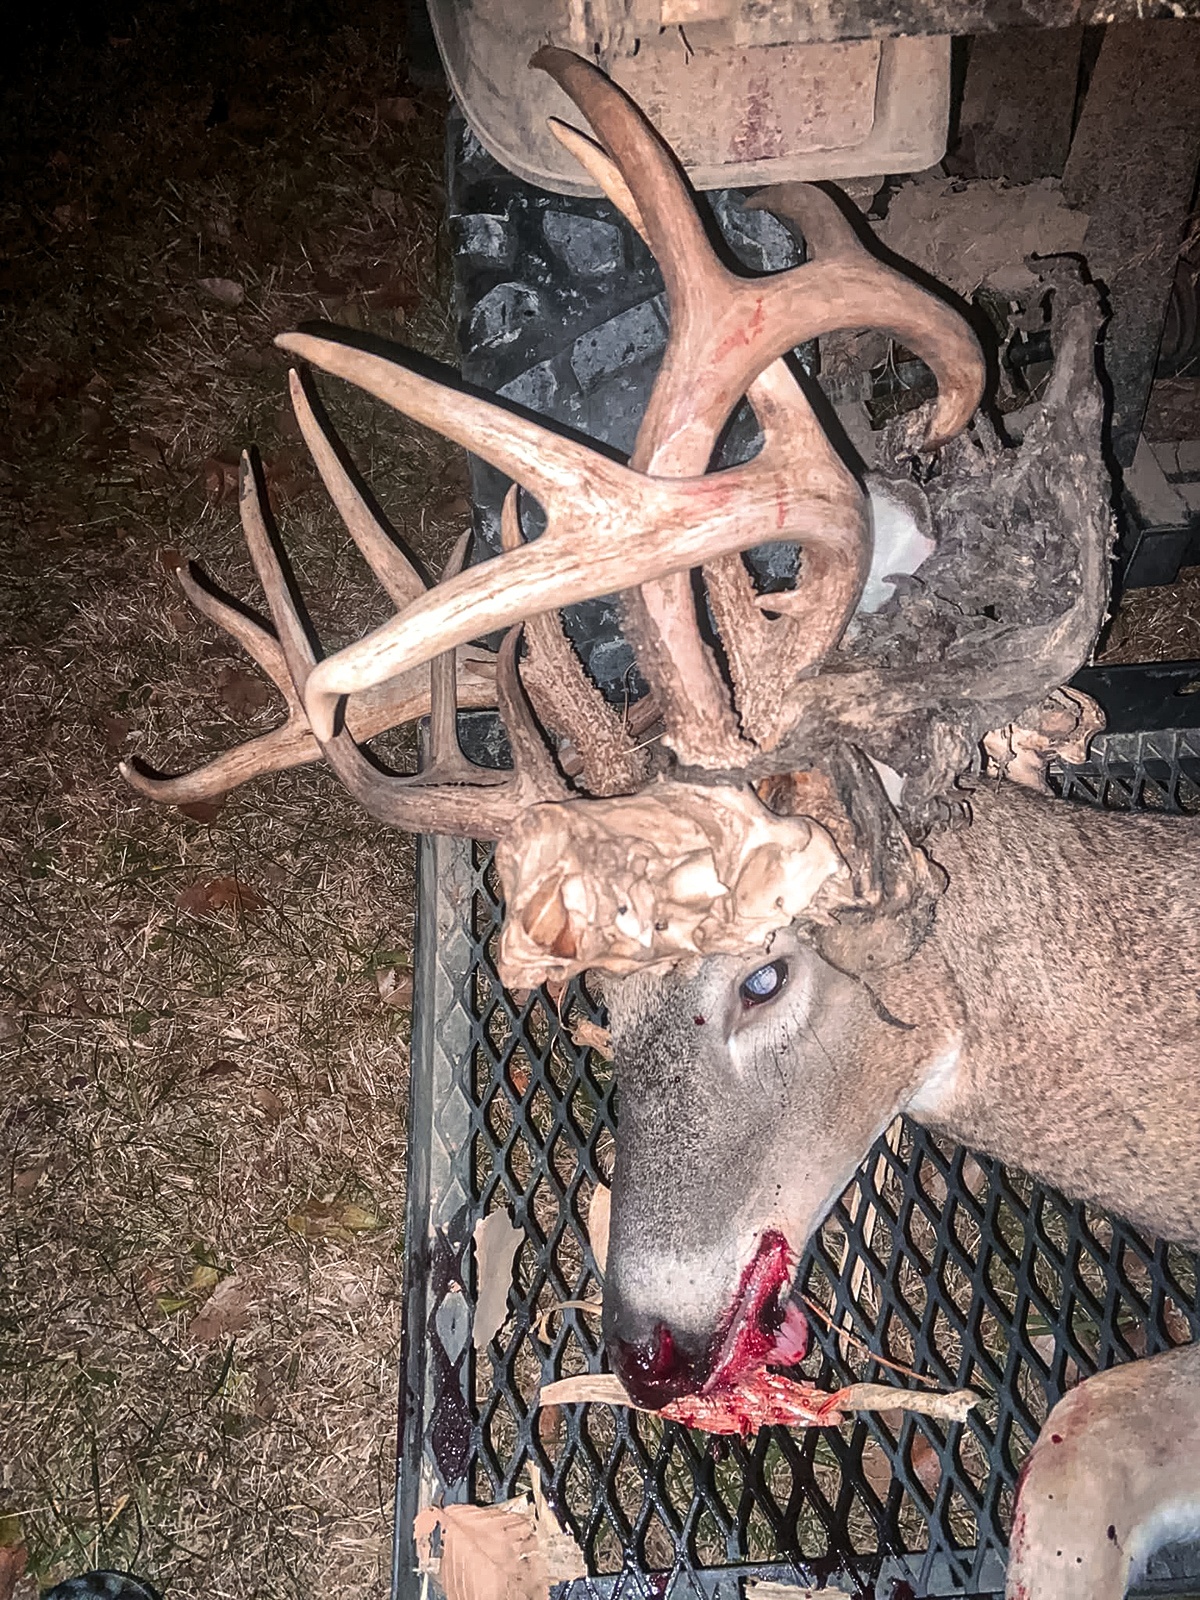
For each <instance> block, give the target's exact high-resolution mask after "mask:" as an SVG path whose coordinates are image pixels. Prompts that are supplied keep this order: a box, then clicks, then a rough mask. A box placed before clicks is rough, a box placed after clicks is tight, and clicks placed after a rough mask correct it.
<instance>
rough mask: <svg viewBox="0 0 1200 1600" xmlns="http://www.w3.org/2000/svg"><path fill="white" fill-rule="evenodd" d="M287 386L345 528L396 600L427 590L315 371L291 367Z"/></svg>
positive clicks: (412, 597) (402, 601) (399, 602)
mask: <svg viewBox="0 0 1200 1600" xmlns="http://www.w3.org/2000/svg"><path fill="white" fill-rule="evenodd" d="M288 390H289V392H290V393H291V397H292V410H293V411H294V412H295V413H296V421H297V422H298V423H299V425H300V432H301V434H302V435H303V437H304V442H305V444H306V445H307V446H308V452H309V454H310V455H311V456H312V458H313V462H314V463H315V465H316V468H317V471H318V472H319V473H320V474H321V481H322V483H323V484H324V485H325V488H326V489H327V491H328V493H329V498H330V499H331V500H332V501H333V503H334V505H335V507H336V508H337V512H338V515H339V516H340V517H341V519H342V521H343V522H344V523H345V525H346V531H347V532H348V533H349V535H350V537H351V538H352V539H353V540H354V542H355V544H356V545H357V546H358V548H359V549H360V550H361V551H362V553H363V556H364V557H365V558H366V561H367V565H368V566H369V567H370V568H371V571H372V572H373V573H374V574H375V576H376V577H377V578H378V579H379V581H380V583H381V584H382V585H383V587H384V589H386V591H387V593H388V596H389V597H390V599H391V600H392V603H393V604H394V605H397V606H406V605H408V604H409V602H410V601H412V600H415V599H417V597H418V596H419V595H422V594H424V593H425V590H426V589H427V588H428V587H429V586H428V584H427V583H426V582H425V579H424V577H423V576H422V575H421V573H419V572H418V571H417V569H416V567H414V566H413V564H412V562H411V561H410V560H409V559H408V557H407V556H406V555H405V554H404V552H403V550H401V549H400V547H399V545H397V543H396V541H395V540H394V539H393V537H392V534H391V530H390V529H389V528H388V526H387V524H386V522H385V521H384V519H383V515H382V513H381V512H380V511H379V510H378V508H377V507H376V506H374V505H373V504H372V501H371V498H370V495H369V491H368V490H367V487H366V485H365V484H364V483H363V482H362V481H361V480H360V478H359V476H358V473H357V471H356V470H355V468H354V465H353V463H352V462H351V460H350V457H349V456H348V454H347V453H346V451H345V449H344V448H343V446H342V442H341V440H340V439H339V438H338V436H337V433H336V432H335V430H334V427H333V424H332V423H331V422H330V420H329V416H328V413H327V412H326V410H325V407H324V406H323V405H322V404H321V399H320V396H319V395H318V394H317V391H316V387H315V385H314V384H313V381H312V377H311V375H310V374H309V373H307V372H303V373H301V372H297V371H296V369H295V368H294V367H293V368H292V370H291V371H290V372H289V373H288Z"/></svg>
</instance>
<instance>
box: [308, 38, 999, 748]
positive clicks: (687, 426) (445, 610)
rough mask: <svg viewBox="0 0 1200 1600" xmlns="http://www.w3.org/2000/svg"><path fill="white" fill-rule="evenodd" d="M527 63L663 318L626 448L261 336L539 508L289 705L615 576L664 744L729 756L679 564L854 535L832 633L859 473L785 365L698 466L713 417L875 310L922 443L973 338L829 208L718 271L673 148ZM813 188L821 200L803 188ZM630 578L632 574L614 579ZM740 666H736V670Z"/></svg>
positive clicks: (861, 541)
mask: <svg viewBox="0 0 1200 1600" xmlns="http://www.w3.org/2000/svg"><path fill="white" fill-rule="evenodd" d="M535 64H536V65H539V66H542V67H544V68H545V69H546V70H547V71H549V72H551V73H552V75H553V76H554V77H555V78H556V79H557V80H558V81H559V82H560V83H561V84H562V86H563V87H564V88H565V89H566V91H567V93H569V94H570V95H571V96H572V97H573V98H574V99H575V101H576V103H577V104H578V105H579V106H580V107H581V109H582V110H583V111H584V112H585V114H586V115H587V116H588V118H589V120H590V121H591V122H592V124H593V126H594V127H595V128H596V130H597V132H598V133H599V135H600V137H601V139H602V141H603V143H604V144H605V146H606V147H607V149H608V152H609V155H610V157H611V159H612V161H613V162H614V163H615V166H616V168H617V170H618V171H619V174H620V176H621V179H622V182H623V184H624V186H625V188H626V190H627V191H628V194H629V196H630V197H631V199H632V202H633V206H634V208H635V209H636V211H637V214H638V217H639V218H640V222H641V225H642V226H643V228H644V229H645V232H646V235H647V238H648V239H649V241H650V243H651V246H652V248H653V249H654V250H655V253H656V255H657V256H658V258H659V263H660V266H661V267H662V269H663V274H664V277H665V279H666V282H667V292H668V298H669V300H670V305H671V334H670V338H669V340H668V345H667V351H666V354H665V356H664V360H663V365H662V368H661V370H660V373H659V376H658V379H657V381H656V383H655V387H654V392H653V395H652V397H651V401H650V405H649V407H648V410H647V414H646V418H645V420H644V422H643V425H642V429H641V431H640V433H639V436H638V442H637V445H636V447H635V450H634V454H633V456H632V457H631V461H630V465H629V467H627V468H626V467H621V466H619V465H617V464H616V463H614V462H613V461H612V460H611V459H610V458H609V457H608V456H605V455H602V454H601V453H600V452H599V451H594V450H589V449H587V447H585V446H583V445H580V444H578V443H576V442H575V441H573V440H567V439H564V438H562V437H561V436H559V435H556V434H554V433H552V432H551V431H550V430H548V429H545V428H542V427H540V426H539V425H538V424H537V423H534V422H532V421H530V420H529V419H527V418H523V417H517V416H514V415H512V414H511V413H508V412H505V411H503V410H502V409H501V408H499V407H497V406H494V405H491V404H489V403H488V402H486V401H483V400H480V399H478V398H476V397H475V396H473V395H470V394H467V393H466V392H465V391H463V390H461V389H452V388H450V387H449V386H446V385H438V384H435V383H433V382H432V381H431V380H429V379H428V378H425V377H423V376H421V375H419V374H417V373H416V372H413V371H412V370H410V369H407V368H404V367H401V366H399V365H398V364H396V363H394V362H389V361H386V360H384V359H383V358H382V357H380V356H378V355H376V354H374V353H372V352H370V351H368V350H365V349H362V348H355V347H353V346H351V345H349V344H348V343H346V342H344V341H341V340H339V341H335V340H333V339H331V338H329V337H328V336H325V337H319V336H315V335H313V334H287V335H283V336H281V338H280V339H279V341H278V342H279V343H280V344H281V346H282V347H283V348H285V349H287V350H290V351H292V352H293V353H295V354H298V355H302V356H303V357H305V359H307V360H309V361H311V362H313V363H314V364H315V365H318V366H321V367H323V368H324V369H325V370H326V371H328V372H331V373H334V374H335V375H337V376H341V377H344V378H346V379H348V380H349V381H351V382H354V383H356V384H358V385H359V386H360V387H362V388H365V389H367V390H368V391H369V392H370V393H372V394H375V395H376V396H378V397H379V398H380V399H383V400H385V401H386V402H387V403H389V404H391V405H393V406H395V407H396V408H397V409H400V410H403V411H405V412H406V413H407V414H408V415H410V416H413V417H415V418H417V420H419V421H422V422H425V423H427V424H429V425H430V426H433V427H435V428H437V429H438V430H439V431H441V432H442V433H445V434H447V435H448V436H449V437H451V438H454V439H458V440H459V441H460V442H462V443H464V444H467V445H468V446H469V448H471V449H472V450H474V451H476V452H477V453H478V454H480V455H482V456H483V457H484V458H485V459H487V460H489V461H491V462H492V463H493V465H495V466H497V467H499V468H500V469H501V470H502V471H505V472H507V473H508V474H509V475H510V476H512V477H514V478H515V479H516V480H517V481H518V482H519V483H521V484H522V485H523V486H524V487H525V488H527V489H528V490H530V492H532V493H533V494H534V495H535V496H537V498H538V499H539V500H541V502H542V504H543V507H544V509H545V511H546V513H547V528H546V531H545V533H543V535H542V536H541V538H540V539H538V540H537V542H536V544H534V545H531V546H524V547H521V548H519V549H515V550H511V551H508V552H506V553H505V554H504V555H502V556H500V557H498V558H497V559H496V561H495V562H489V563H485V564H484V566H482V567H479V568H474V569H472V570H471V571H469V572H467V573H464V574H462V575H461V576H460V577H459V578H458V579H456V580H454V581H453V582H452V583H450V584H448V585H446V586H445V587H444V588H443V589H440V590H439V591H437V592H435V593H433V594H430V595H426V596H422V597H421V598H419V599H417V600H416V601H414V602H413V603H411V604H410V605H409V606H407V607H406V608H405V609H404V610H402V611H401V612H400V613H399V614H398V615H397V616H396V617H395V618H393V620H392V621H391V622H389V623H386V624H385V625H384V626H383V627H382V628H379V629H377V630H376V631H375V632H374V633H372V634H370V635H368V636H367V637H366V638H365V639H363V640H360V641H359V642H358V643H357V644H354V645H350V646H348V647H347V648H346V649H345V650H343V651H339V652H338V653H337V654H336V655H334V656H331V657H329V658H328V659H327V660H325V661H323V662H322V663H321V664H320V665H319V666H318V667H317V668H316V669H315V670H314V671H313V673H312V674H311V676H310V679H309V686H308V690H307V692H306V695H305V704H306V708H307V710H308V713H309V716H310V719H311V720H312V723H313V726H314V728H315V729H317V731H318V732H319V733H320V734H321V735H322V736H325V735H326V734H327V733H328V731H329V729H330V728H331V727H332V723H333V717H334V714H335V710H336V706H337V703H338V701H339V699H340V698H341V696H343V695H346V694H354V693H359V692H361V691H362V690H363V689H365V688H367V687H369V686H371V685H373V684H377V683H380V682H383V681H385V680H386V679H387V678H389V677H392V676H394V675H395V674H397V673H399V672H401V671H404V670H406V669H408V668H409V667H412V666H415V665H417V664H418V663H419V662H420V661H423V660H426V659H428V658H429V657H430V656H431V655H433V654H436V653H437V652H438V651H439V650H444V649H447V648H449V647H450V646H451V645H454V644H457V643H461V642H463V641H465V640H466V639H469V638H470V637H471V636H472V634H474V633H478V632H480V631H483V630H485V629H487V628H494V627H498V626H503V625H504V624H506V623H508V622H511V621H513V620H515V619H516V618H519V617H525V618H527V617H530V616H533V615H536V614H539V613H543V612H546V611H548V610H551V609H557V608H558V607H560V606H563V605H567V604H570V603H572V602H574V601H576V600H580V599H584V598H588V597H590V596H592V595H596V594H603V593H605V592H607V591H608V590H609V589H611V588H614V587H617V586H618V585H619V584H620V583H621V582H622V581H623V582H624V584H625V586H626V597H627V598H626V609H627V614H628V615H629V617H630V622H631V628H632V632H633V636H634V643H635V645H636V647H637V650H638V658H639V665H640V666H641V668H642V670H643V672H644V673H645V674H646V675H647V677H648V678H649V679H650V682H651V684H652V686H653V687H654V689H655V690H656V692H657V695H658V698H659V702H660V704H661V705H662V708H663V715H664V719H665V721H666V725H667V738H668V742H669V743H670V744H671V745H672V747H673V748H674V750H675V753H676V755H677V757H678V758H679V760H680V761H681V762H682V763H683V764H684V765H693V766H700V767H708V768H722V767H728V766H734V767H740V766H743V765H745V763H746V761H747V759H748V758H749V757H750V756H752V755H753V754H754V753H755V750H756V745H755V744H754V743H750V742H749V741H748V740H747V739H745V738H743V737H742V733H741V732H740V731H739V728H738V724H737V721H736V719H735V717H734V714H733V709H732V707H731V706H730V703H729V696H728V693H727V691H726V689H725V686H724V684H723V682H722V681H721V678H720V673H719V671H718V669H717V667H716V664H715V662H714V661H713V659H712V657H711V655H710V653H709V652H708V650H707V648H706V646H705V645H704V643H703V640H702V639H701V637H700V632H699V627H698V624H697V619H696V613H695V605H694V601H693V598H692V595H691V588H690V582H689V580H688V577H687V574H688V572H689V571H690V569H691V568H693V567H695V566H698V565H703V564H704V563H706V562H712V561H713V560H715V559H716V558H719V557H720V556H723V555H733V554H734V553H736V552H739V551H741V550H744V549H747V548H749V547H750V546H751V545H754V544H758V543H762V542H763V540H764V536H767V537H773V538H776V539H791V540H799V541H800V542H801V543H803V544H805V545H808V544H810V543H813V544H819V543H820V542H821V541H822V539H824V541H825V544H826V548H832V546H833V544H834V543H835V542H836V538H837V536H838V535H839V534H840V536H841V538H842V540H843V542H844V545H845V547H846V548H847V549H849V550H851V551H853V555H852V556H851V557H849V558H848V557H847V556H846V555H845V554H843V555H842V556H841V559H840V566H841V568H842V569H844V570H848V571H849V573H850V574H851V577H850V578H848V579H845V580H843V581H842V584H841V586H842V587H843V588H844V589H845V590H846V591H847V593H851V594H853V600H852V601H851V603H850V604H849V605H848V606H847V605H843V606H841V607H839V608H838V611H839V613H840V615H839V616H838V620H837V623H836V627H837V630H838V631H840V628H841V626H844V622H845V619H846V616H847V615H848V614H849V611H850V610H852V609H853V601H856V600H857V592H856V589H855V585H856V584H859V585H860V584H861V576H862V573H863V572H864V571H865V567H864V565H863V552H864V550H865V548H866V543H867V537H868V536H867V532H866V523H865V519H864V512H863V505H862V497H861V493H860V491H859V489H858V486H857V484H855V482H854V480H853V478H852V477H851V476H850V474H849V473H848V472H847V471H846V469H845V467H844V466H843V465H842V464H841V463H840V461H838V459H837V457H836V456H835V455H834V453H833V452H832V450H831V449H830V448H829V446H828V445H827V443H826V442H825V441H824V439H823V436H821V434H820V430H819V428H817V426H816V423H815V419H813V418H812V417H811V413H810V412H809V411H808V408H807V405H806V403H804V402H803V400H802V397H801V398H800V399H797V398H796V396H798V395H799V391H798V390H795V393H794V394H793V390H794V385H791V384H790V380H789V386H785V384H784V383H783V381H782V375H781V374H776V375H775V376H773V377H772V378H770V379H768V380H767V381H766V384H765V385H764V387H763V389H762V390H761V391H760V392H759V394H758V401H759V409H760V411H761V412H762V421H763V422H764V424H765V428H764V432H765V441H764V445H763V449H762V451H761V453H760V454H759V456H758V457H756V459H755V460H754V461H752V462H750V463H747V464H746V465H745V466H742V467H736V468H732V469H730V470H729V471H727V472H722V473H719V474H710V475H707V476H705V475H704V474H705V470H706V468H707V466H708V463H709V459H710V457H711V454H712V450H713V446H714V444H715V441H716V438H717V436H718V434H719V431H720V429H721V427H722V426H723V424H724V422H725V419H726V418H727V417H728V415H729V414H730V412H731V411H732V409H733V407H734V406H735V405H736V404H737V402H738V401H739V400H740V399H741V397H742V395H743V394H744V393H745V392H746V390H747V389H748V388H749V387H750V386H751V385H752V384H753V383H754V381H755V379H756V378H757V377H758V376H759V374H760V373H762V372H763V371H764V369H765V368H767V367H769V366H770V365H771V364H772V363H773V362H774V361H775V360H776V358H777V357H779V356H780V355H781V354H782V353H783V352H784V351H786V350H788V349H790V348H791V347H792V346H793V345H795V344H797V343H799V342H800V341H802V340H804V339H808V338H812V337H815V336H817V335H819V334H821V333H827V332H829V331H831V330H832V329H834V328H843V327H858V326H872V327H877V326H883V327H885V328H887V329H889V330H890V331H892V332H894V333H895V334H896V336H897V337H899V338H902V339H903V340H904V342H905V344H906V345H908V347H909V348H911V349H913V350H915V351H916V352H917V353H918V354H920V355H921V356H922V357H923V358H925V359H927V360H928V361H929V362H930V364H931V365H932V367H933V369H934V371H935V373H936V375H937V377H938V380H939V393H940V396H941V398H940V401H939V408H938V412H937V415H936V417H935V420H934V424H933V427H932V430H931V438H930V440H929V441H928V442H929V443H931V444H936V443H939V442H941V441H942V440H943V439H944V438H945V437H947V436H948V435H949V434H951V433H952V432H954V431H955V430H956V429H957V428H960V427H961V426H962V425H963V424H964V423H965V422H966V420H967V419H968V418H969V416H970V415H971V413H972V411H973V410H974V408H975V406H976V404H977V402H978V398H979V394H980V390H981V386H982V377H983V363H982V358H981V356H980V353H979V348H978V345H977V344H976V342H975V339H974V336H973V335H972V334H971V332H970V330H969V328H967V326H966V325H965V323H963V322H962V320H961V318H959V317H958V316H957V314H956V313H955V312H954V311H952V310H951V308H950V307H949V306H948V305H946V304H944V303H943V302H942V301H940V300H938V299H937V298H936V297H935V296H933V295H930V294H927V293H926V292H925V291H924V290H922V289H919V288H917V286H916V285H914V284H912V283H911V282H910V281H909V280H907V279H904V278H902V277H901V276H900V274H898V273H895V272H893V271H892V270H891V269H890V268H887V267H885V266H884V265H883V264H882V263H881V262H879V261H877V260H875V259H874V258H873V257H872V256H870V255H869V254H868V253H867V252H866V251H865V250H863V249H862V247H861V246H859V245H858V243H857V240H855V239H853V236H852V235H851V233H850V230H849V229H847V228H843V229H842V231H841V233H840V235H839V234H837V232H836V230H835V229H834V228H833V226H832V225H829V226H827V228H826V230H825V239H826V242H828V241H829V240H832V241H833V248H832V250H831V252H830V253H829V254H828V255H827V256H825V257H824V258H821V259H817V260H814V261H810V262H807V263H806V264H805V265H804V266H802V267H797V268H795V269H793V271H791V272H789V273H782V274H780V275H779V276H777V277H775V278H772V279H769V280H758V279H755V280H749V279H741V278H737V277H735V276H734V275H733V274H731V273H729V272H728V271H727V270H726V269H725V268H724V267H723V266H722V265H721V264H720V262H719V261H717V259H716V257H715V256H714V255H713V254H712V251H711V248H710V246H709V244H708V241H707V239H706V238H705V236H704V232H703V229H702V227H701V226H700V223H699V219H698V218H697V216H696V214H695V211H694V208H693V206H692V204H691V200H690V197H689V195H688V193H687V189H686V185H685V184H684V181H683V179H682V177H681V175H680V173H679V171H678V169H677V168H676V166H675V165H674V162H673V159H672V158H671V156H670V154H669V152H668V151H667V150H666V147H665V146H664V145H663V144H662V143H661V141H660V140H659V139H658V136H657V135H656V134H655V133H654V131H653V129H652V128H650V126H649V125H648V124H647V123H646V122H645V120H644V119H643V118H642V116H641V113H640V112H638V111H637V109H636V107H635V106H633V104H632V102H630V101H629V100H628V99H627V98H626V97H625V96H624V94H622V92H621V91H620V90H619V89H617V88H616V86H615V85H613V84H612V83H611V82H610V81H609V80H608V79H607V78H605V77H604V76H603V74H601V73H599V72H598V71H596V70H595V69H594V68H592V67H590V66H588V65H587V63H585V62H582V61H580V60H579V59H578V58H577V57H575V56H572V55H570V53H569V52H565V51H560V50H542V51H539V52H538V55H537V56H536V57H535ZM813 204H814V206H822V205H823V206H826V207H828V206H831V205H832V202H829V201H827V200H825V199H824V197H821V198H820V199H819V200H815V201H814V202H813ZM631 586H636V589H638V590H640V594H638V593H633V594H630V592H629V591H630V588H631ZM728 588H729V585H728V584H726V589H728ZM736 603H737V602H736V601H731V602H729V604H730V605H731V606H732V605H733V604H736ZM741 609H742V610H743V611H744V610H745V609H746V601H745V596H743V597H742V602H741ZM803 609H806V608H804V607H803V605H802V610H803ZM828 631H829V632H830V633H832V632H833V631H834V628H833V627H830V628H829V630H828ZM757 654H759V653H756V655H757ZM814 664H815V661H813V662H808V663H806V665H809V666H811V665H814ZM739 670H741V669H740V668H739ZM751 676H753V675H752V674H750V673H748V672H743V677H744V678H745V679H746V682H747V683H749V680H750V677H751ZM776 687H777V688H778V684H777V685H776ZM745 698H746V699H747V700H751V698H752V696H751V695H750V694H749V693H747V695H746V696H745ZM749 709H750V722H751V724H754V725H755V726H756V728H757V731H759V732H760V734H761V737H762V739H763V740H764V741H765V743H766V744H767V746H768V747H769V745H770V744H771V743H772V742H776V741H777V740H778V738H779V737H780V732H781V730H780V728H779V727H778V726H777V724H776V722H775V719H774V718H772V717H771V716H770V715H769V714H768V713H766V712H765V711H764V710H763V708H762V707H755V706H753V705H751V706H750V708H749ZM753 737H754V731H752V730H751V738H753Z"/></svg>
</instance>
